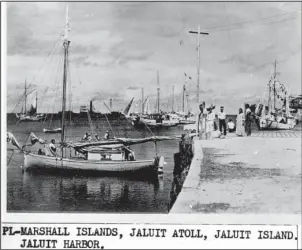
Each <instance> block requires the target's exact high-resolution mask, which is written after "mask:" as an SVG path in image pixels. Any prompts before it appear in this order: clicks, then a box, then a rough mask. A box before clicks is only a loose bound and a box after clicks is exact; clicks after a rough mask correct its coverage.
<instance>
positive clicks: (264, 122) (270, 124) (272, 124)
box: [260, 119, 294, 130]
mask: <svg viewBox="0 0 302 250" xmlns="http://www.w3.org/2000/svg"><path fill="white" fill-rule="evenodd" d="M293 127H294V124H292V123H290V124H285V123H280V122H277V121H272V120H269V119H260V128H261V129H272V130H290V129H292V128H293Z"/></svg>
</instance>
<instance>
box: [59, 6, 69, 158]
mask: <svg viewBox="0 0 302 250" xmlns="http://www.w3.org/2000/svg"><path fill="white" fill-rule="evenodd" d="M65 18H66V19H65V30H64V39H63V48H64V73H63V98H62V134H61V142H64V140H65V109H66V83H67V66H68V47H69V44H70V41H69V40H68V31H69V21H68V3H67V5H66V17H65ZM62 158H63V147H62Z"/></svg>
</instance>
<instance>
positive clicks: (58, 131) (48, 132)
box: [43, 128, 62, 134]
mask: <svg viewBox="0 0 302 250" xmlns="http://www.w3.org/2000/svg"><path fill="white" fill-rule="evenodd" d="M43 132H44V133H47V134H56V133H62V129H61V128H56V129H47V128H43Z"/></svg>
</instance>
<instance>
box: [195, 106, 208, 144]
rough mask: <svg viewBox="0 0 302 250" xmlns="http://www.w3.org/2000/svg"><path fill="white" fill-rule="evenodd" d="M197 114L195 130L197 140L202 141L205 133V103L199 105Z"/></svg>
mask: <svg viewBox="0 0 302 250" xmlns="http://www.w3.org/2000/svg"><path fill="white" fill-rule="evenodd" d="M199 110H200V112H199V114H198V115H197V122H196V124H197V129H196V133H197V135H198V137H199V139H204V137H205V132H206V124H205V123H206V121H205V120H206V119H205V118H206V116H207V115H206V113H205V103H204V102H203V103H202V104H200V105H199Z"/></svg>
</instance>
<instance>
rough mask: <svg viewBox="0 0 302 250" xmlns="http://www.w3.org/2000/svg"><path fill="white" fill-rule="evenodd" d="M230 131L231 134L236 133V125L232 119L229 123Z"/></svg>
mask: <svg viewBox="0 0 302 250" xmlns="http://www.w3.org/2000/svg"><path fill="white" fill-rule="evenodd" d="M228 131H229V133H232V132H234V131H235V123H234V122H233V120H232V119H230V120H229V122H228Z"/></svg>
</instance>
